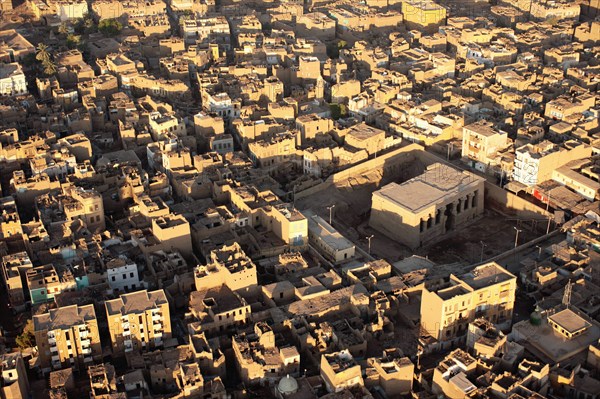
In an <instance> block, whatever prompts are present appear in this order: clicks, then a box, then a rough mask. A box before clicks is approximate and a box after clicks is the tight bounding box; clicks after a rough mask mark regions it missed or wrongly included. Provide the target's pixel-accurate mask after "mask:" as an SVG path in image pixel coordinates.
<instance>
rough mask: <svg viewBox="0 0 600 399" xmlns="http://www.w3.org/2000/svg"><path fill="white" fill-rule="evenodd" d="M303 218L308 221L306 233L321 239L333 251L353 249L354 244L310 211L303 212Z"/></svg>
mask: <svg viewBox="0 0 600 399" xmlns="http://www.w3.org/2000/svg"><path fill="white" fill-rule="evenodd" d="M302 213H303V214H304V216H306V218H307V219H308V231H309V233H312V234H314V235H316V236H318V237H319V238H321V239H322V240H323V241H324V242H325V243H327V245H328V246H329V247H331V248H333V249H335V250H338V251H343V250H345V249H349V248H353V247H354V244H353V243H352V241H350V240H348V239H347V238H346V237H344V236H343V235H341V234H340V233H339V232H338V231H337V230H336V229H334V228H333V227H332V226H331V225H330V224H329V223H327V222H326V221H325V220H323V218H321V217H320V216H318V215H315V214H314V212H312V211H310V210H309V211H303V212H302Z"/></svg>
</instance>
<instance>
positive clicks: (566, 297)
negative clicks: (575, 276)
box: [562, 280, 573, 309]
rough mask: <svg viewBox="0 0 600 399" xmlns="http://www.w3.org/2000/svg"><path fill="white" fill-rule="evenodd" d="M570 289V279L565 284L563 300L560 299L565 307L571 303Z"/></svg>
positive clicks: (571, 288)
mask: <svg viewBox="0 0 600 399" xmlns="http://www.w3.org/2000/svg"><path fill="white" fill-rule="evenodd" d="M572 290H573V286H572V285H571V280H569V282H568V283H567V285H566V287H565V293H564V294H563V300H562V303H563V305H565V306H566V307H567V309H568V308H569V305H570V304H571V292H572Z"/></svg>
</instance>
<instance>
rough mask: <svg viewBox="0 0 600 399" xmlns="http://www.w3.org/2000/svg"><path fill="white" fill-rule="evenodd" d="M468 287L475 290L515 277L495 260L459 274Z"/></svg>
mask: <svg viewBox="0 0 600 399" xmlns="http://www.w3.org/2000/svg"><path fill="white" fill-rule="evenodd" d="M460 278H461V280H462V281H464V282H465V283H466V284H467V285H468V286H469V287H471V288H473V289H475V290H477V289H480V288H483V287H488V286H490V285H493V284H497V283H502V282H505V281H508V280H511V279H516V277H515V276H514V275H513V274H512V273H510V272H509V271H507V270H506V269H505V268H503V267H502V266H500V265H499V264H497V263H496V262H490V263H487V264H484V265H481V266H478V267H476V268H475V269H473V270H471V271H470V272H469V273H465V274H463V275H462V276H460Z"/></svg>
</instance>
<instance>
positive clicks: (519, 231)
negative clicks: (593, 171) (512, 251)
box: [513, 226, 523, 248]
mask: <svg viewBox="0 0 600 399" xmlns="http://www.w3.org/2000/svg"><path fill="white" fill-rule="evenodd" d="M513 228H514V229H515V231H516V232H517V234H516V235H515V248H516V247H517V244H518V243H519V233H521V232H522V231H523V230H521V229H517V228H516V227H515V226H513Z"/></svg>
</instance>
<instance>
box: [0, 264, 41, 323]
mask: <svg viewBox="0 0 600 399" xmlns="http://www.w3.org/2000/svg"><path fill="white" fill-rule="evenodd" d="M32 268H33V264H32V263H31V260H30V259H29V255H27V252H18V253H15V254H11V255H6V256H4V257H3V258H2V280H3V282H4V286H5V287H6V291H7V293H8V302H9V306H10V307H11V308H12V309H13V310H14V311H17V312H21V311H24V310H25V292H26V287H23V280H24V277H25V276H26V273H27V271H28V270H30V269H32Z"/></svg>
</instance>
